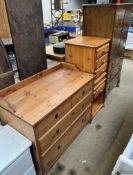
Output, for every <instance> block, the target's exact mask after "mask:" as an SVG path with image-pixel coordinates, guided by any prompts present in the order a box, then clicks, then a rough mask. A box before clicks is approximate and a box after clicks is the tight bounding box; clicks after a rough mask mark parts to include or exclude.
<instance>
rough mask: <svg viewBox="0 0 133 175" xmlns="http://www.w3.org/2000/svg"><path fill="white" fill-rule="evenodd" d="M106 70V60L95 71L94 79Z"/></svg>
mask: <svg viewBox="0 0 133 175" xmlns="http://www.w3.org/2000/svg"><path fill="white" fill-rule="evenodd" d="M106 70H107V62H106V63H105V64H104V65H102V66H101V67H100V68H98V69H97V70H96V71H95V75H96V79H97V78H98V77H100V76H101V75H102V74H103V73H104V72H106Z"/></svg>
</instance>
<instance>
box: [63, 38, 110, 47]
mask: <svg viewBox="0 0 133 175" xmlns="http://www.w3.org/2000/svg"><path fill="white" fill-rule="evenodd" d="M109 41H110V39H108V38H100V37H91V36H79V37H77V38H74V39H70V40H68V41H66V42H65V44H69V45H77V46H84V47H91V48H98V47H101V46H102V45H104V44H106V43H108V42H109Z"/></svg>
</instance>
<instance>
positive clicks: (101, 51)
mask: <svg viewBox="0 0 133 175" xmlns="http://www.w3.org/2000/svg"><path fill="white" fill-rule="evenodd" d="M108 51H109V43H108V44H105V45H104V46H102V47H100V48H98V49H96V58H100V57H101V56H103V55H105V54H106V53H107V52H108Z"/></svg>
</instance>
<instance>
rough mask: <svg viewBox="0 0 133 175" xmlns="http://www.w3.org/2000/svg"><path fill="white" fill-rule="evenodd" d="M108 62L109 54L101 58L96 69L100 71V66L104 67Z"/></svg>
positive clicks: (97, 61)
mask: <svg viewBox="0 0 133 175" xmlns="http://www.w3.org/2000/svg"><path fill="white" fill-rule="evenodd" d="M107 60H108V54H105V55H103V56H102V57H101V58H99V59H97V60H96V64H95V69H98V68H99V67H100V66H102V65H103V64H104V63H106V62H107Z"/></svg>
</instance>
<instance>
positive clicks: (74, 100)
mask: <svg viewBox="0 0 133 175" xmlns="http://www.w3.org/2000/svg"><path fill="white" fill-rule="evenodd" d="M92 88H93V81H90V82H89V83H88V84H86V85H85V86H84V87H83V88H81V89H80V90H79V91H77V92H76V93H75V94H74V95H73V96H72V107H73V106H75V105H76V104H77V103H78V102H79V101H80V100H81V99H82V98H84V97H85V96H86V95H87V94H88V93H89V92H90V91H92Z"/></svg>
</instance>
